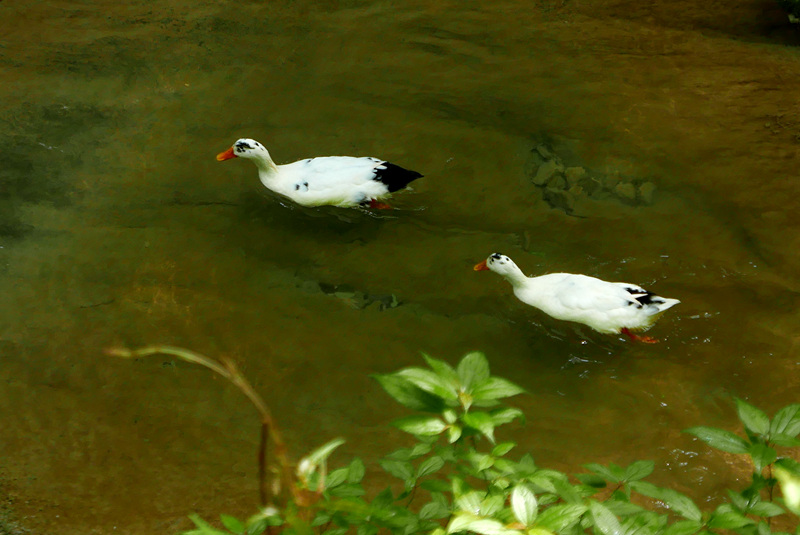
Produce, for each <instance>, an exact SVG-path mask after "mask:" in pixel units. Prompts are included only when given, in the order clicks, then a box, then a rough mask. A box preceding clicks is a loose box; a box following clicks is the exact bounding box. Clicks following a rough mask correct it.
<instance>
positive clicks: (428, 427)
mask: <svg viewBox="0 0 800 535" xmlns="http://www.w3.org/2000/svg"><path fill="white" fill-rule="evenodd" d="M425 360H426V361H427V364H428V366H429V367H430V368H429V369H424V368H405V369H402V370H400V371H398V372H396V373H392V374H387V375H378V376H376V379H377V380H378V382H379V383H380V384H381V386H382V387H383V388H384V389H385V390H386V392H388V393H389V395H390V396H392V397H393V398H394V399H395V400H396V401H398V402H399V403H401V404H402V405H404V406H405V407H407V408H409V409H412V410H414V411H417V414H414V415H412V416H408V417H406V418H402V419H400V420H398V421H395V422H394V423H393V425H394V426H395V427H397V428H399V429H400V430H402V431H404V432H406V433H409V434H410V435H412V436H413V437H414V439H415V444H414V445H413V446H412V447H409V448H401V449H399V450H397V451H394V452H392V453H390V454H388V455H387V456H386V457H384V458H383V460H381V461H380V466H381V468H382V469H383V470H384V471H385V472H386V473H388V474H389V475H390V476H392V477H393V478H396V479H397V480H398V481H397V484H396V485H391V486H389V487H387V488H385V489H384V490H383V491H382V492H379V493H377V494H376V495H375V496H367V493H366V492H365V490H364V482H363V480H364V475H365V472H366V468H365V466H364V463H363V462H362V461H361V460H360V459H358V458H355V459H353V460H352V461H351V462H350V463H349V464H348V465H347V466H345V467H341V468H338V469H336V470H332V471H330V472H328V470H327V463H326V459H327V458H328V457H329V456H330V454H331V453H332V452H333V451H334V449H335V448H336V447H338V446H339V445H340V444H341V443H342V442H343V441H342V440H341V439H337V440H335V441H332V442H330V443H328V444H326V445H325V446H323V447H321V448H319V449H317V450H316V451H315V452H313V453H312V454H310V455H309V456H307V457H305V458H304V459H302V460H301V461H300V463H299V464H298V466H297V469H296V474H295V476H296V480H295V481H294V482H293V484H292V485H293V488H292V489H288V490H287V489H284V492H282V493H280V494H279V495H278V496H276V497H275V503H272V504H270V505H268V506H266V507H264V508H263V509H262V511H261V512H259V513H258V514H256V515H254V516H253V517H251V518H250V519H248V520H247V521H241V520H239V519H236V518H234V517H231V516H226V515H223V516H222V517H221V521H222V524H223V526H224V527H225V529H224V530H223V529H217V528H215V527H212V526H211V525H210V524H208V523H207V522H205V521H204V520H202V519H201V518H199V517H198V516H196V515H195V516H192V517H191V519H192V521H193V522H194V523H195V525H196V528H195V529H193V530H191V531H187V532H185V533H184V534H183V535H230V534H237V535H241V534H247V535H258V534H261V533H278V532H280V533H283V534H291V535H295V534H296V535H312V534H313V535H344V534H345V533H352V534H354V535H374V534H377V533H378V532H381V533H391V534H393V535H394V534H396V535H412V534H416V533H430V534H431V535H450V534H468V533H474V534H479V535H554V534H558V535H579V534H584V533H591V534H594V535H694V534H697V535H711V534H719V533H729V532H734V533H738V534H740V535H772V534H775V535H783V534H787V535H788V532H786V531H779V530H778V528H776V527H775V526H776V525H780V526H781V528H782V529H789V530H792V531H794V532H795V534H796V535H800V529H798V527H797V517H796V516H795V515H798V514H800V464H798V463H797V462H796V461H794V460H792V459H791V458H789V457H785V456H784V457H781V456H779V454H778V449H777V448H787V447H789V448H791V447H797V446H800V441H798V439H797V435H798V434H800V404H792V405H789V406H787V407H784V408H783V409H781V410H779V411H778V412H777V413H776V414H775V415H774V417H773V418H772V419H770V418H769V417H768V416H767V415H766V414H764V413H763V412H762V411H761V410H759V409H757V408H756V407H754V406H752V405H750V404H749V403H747V402H745V401H743V400H737V401H736V404H737V411H738V415H739V419H740V420H741V422H742V424H743V425H744V431H745V436H744V437H741V436H739V435H736V434H734V433H732V432H730V431H726V430H722V429H716V428H712V427H693V428H691V429H688V430H687V432H688V433H691V434H693V435H695V436H696V437H698V438H699V439H700V440H702V441H704V442H705V443H707V444H708V445H710V446H711V447H713V448H716V449H719V450H722V451H724V452H728V453H734V454H740V455H745V456H747V457H749V459H750V461H751V462H752V465H753V474H752V478H751V481H750V483H749V485H748V486H747V488H745V489H744V490H728V498H729V499H728V501H727V502H726V503H724V504H722V505H719V506H718V507H716V508H714V509H713V510H707V511H704V510H703V509H701V507H699V506H698V505H697V504H696V503H695V502H694V501H692V500H691V499H690V498H689V497H688V496H686V495H684V494H681V493H680V492H677V491H675V490H671V489H668V488H664V487H659V486H656V485H654V484H652V483H649V482H647V481H645V479H646V478H647V477H648V476H649V475H650V473H651V472H652V471H653V466H654V465H653V463H652V462H651V461H636V462H634V463H632V464H630V465H628V466H625V467H621V466H617V465H615V464H613V463H612V464H608V465H601V464H596V463H591V464H587V465H585V466H584V467H585V468H586V469H587V470H588V473H581V474H574V475H572V476H570V475H567V474H565V473H563V472H560V471H557V470H552V469H547V468H543V467H539V466H537V465H536V463H535V462H534V459H533V457H531V456H530V455H529V454H523V455H521V456H513V455H512V454H511V453H512V451H513V449H514V447H515V444H514V443H512V442H498V441H497V439H496V437H495V431H496V430H497V428H498V427H499V426H502V425H503V424H507V423H509V422H511V421H513V420H514V419H517V418H522V417H523V415H522V413H521V412H520V411H519V410H518V409H515V408H510V407H507V406H503V405H502V404H501V402H500V400H501V399H503V398H506V397H509V396H514V395H516V394H520V393H522V392H523V390H522V389H521V388H519V387H518V386H516V385H514V384H513V383H511V382H509V381H507V380H505V379H502V378H499V377H492V376H491V375H490V373H489V365H488V363H487V361H486V358H485V357H484V356H483V355H482V354H481V353H470V354H468V355H466V356H465V357H464V359H463V360H462V361H461V362H460V363H459V364H458V366H457V367H456V368H453V367H452V366H450V365H449V364H447V363H446V362H443V361H441V360H437V359H434V358H431V357H428V356H425ZM778 487H780V489H781V490H782V496H780V497H779V496H777V494H778ZM776 517H780V520H779V521H776Z"/></svg>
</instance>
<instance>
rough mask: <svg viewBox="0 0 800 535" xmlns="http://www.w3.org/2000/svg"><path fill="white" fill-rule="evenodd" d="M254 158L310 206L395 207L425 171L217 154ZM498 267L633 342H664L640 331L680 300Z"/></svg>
mask: <svg viewBox="0 0 800 535" xmlns="http://www.w3.org/2000/svg"><path fill="white" fill-rule="evenodd" d="M237 157H238V158H246V159H249V160H252V161H253V163H255V165H256V167H257V168H258V176H259V178H260V179H261V182H262V184H264V186H266V187H267V188H268V189H270V190H272V191H274V192H275V193H278V194H279V195H282V196H284V197H287V198H289V199H291V200H292V201H294V202H296V203H297V204H300V205H302V206H323V205H331V206H339V207H343V208H357V207H362V208H366V207H369V208H377V209H386V208H390V206H389V205H388V204H386V203H385V202H384V201H385V200H387V199H388V198H389V197H390V196H391V194H392V193H394V192H396V191H399V190H401V189H403V188H405V187H406V186H407V185H408V184H409V183H410V182H412V181H413V180H416V179H418V178H420V177H421V176H422V175H421V174H420V173H417V172H416V171H410V170H408V169H404V168H402V167H400V166H398V165H394V164H392V163H389V162H387V161H385V160H381V159H378V158H369V157H366V158H356V157H352V156H326V157H321V158H308V159H305V160H299V161H297V162H293V163H289V164H285V165H276V164H275V162H274V161H273V160H272V157H271V156H270V154H269V151H267V149H266V148H265V147H264V145H262V144H261V143H259V142H258V141H255V140H252V139H239V140H237V141H236V143H234V144H233V145H232V146H231V148H229V149H228V150H226V151H225V152H222V153H220V154H218V155H217V160H219V161H224V160H229V159H231V158H237ZM474 269H475V271H484V270H489V271H494V272H495V273H498V274H499V275H502V276H503V277H505V279H506V280H507V281H508V282H510V283H511V286H512V287H513V289H514V295H516V296H517V298H518V299H519V300H520V301H522V302H523V303H526V304H528V305H531V306H533V307H536V308H538V309H540V310H542V311H543V312H545V313H546V314H548V315H550V316H552V317H554V318H556V319H560V320H566V321H574V322H577V323H582V324H584V325H588V326H589V327H591V328H592V329H594V330H596V331H598V332H601V333H609V334H624V335H626V336H628V337H629V338H630V339H631V340H637V341H641V342H647V343H653V342H657V340H655V339H653V338H650V337H649V336H641V335H637V334H635V333H634V331H644V330H647V329H649V328H650V327H651V326H652V325H653V323H655V321H656V320H657V319H658V317H659V316H660V315H661V314H662V313H663V312H664V311H665V310H667V309H668V308H670V307H672V306H675V305H677V304H678V303H680V301H678V300H677V299H668V298H665V297H659V296H657V295H655V294H653V293H652V292H649V291H647V290H645V289H643V288H641V287H639V286H637V285H635V284H628V283H625V282H606V281H603V280H600V279H596V278H594V277H588V276H586V275H575V274H572V273H550V274H548V275H542V276H539V277H526V276H525V274H524V273H523V272H522V270H521V269H520V268H519V267H517V265H516V264H515V263H514V262H513V261H512V260H511V259H510V258H509V257H507V256H505V255H502V254H499V253H494V254H492V255H490V256H489V257H488V258H487V259H486V260H484V261H483V262H481V263H479V264H478V265H476V266H475V268H474Z"/></svg>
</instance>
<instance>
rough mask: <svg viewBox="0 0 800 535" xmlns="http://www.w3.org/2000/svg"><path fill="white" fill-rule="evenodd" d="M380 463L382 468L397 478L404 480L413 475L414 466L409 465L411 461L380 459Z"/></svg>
mask: <svg viewBox="0 0 800 535" xmlns="http://www.w3.org/2000/svg"><path fill="white" fill-rule="evenodd" d="M380 465H381V467H382V468H383V469H384V470H386V471H387V472H388V473H389V474H391V475H393V476H394V477H396V478H397V479H402V480H403V481H405V480H407V479H410V478H412V477H414V467H413V466H411V463H409V462H406V461H391V460H382V461H380Z"/></svg>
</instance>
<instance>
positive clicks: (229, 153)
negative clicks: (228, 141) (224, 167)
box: [217, 147, 236, 162]
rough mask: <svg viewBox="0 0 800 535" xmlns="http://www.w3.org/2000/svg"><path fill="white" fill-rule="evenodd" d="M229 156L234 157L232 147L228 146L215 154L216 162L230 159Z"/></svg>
mask: <svg viewBox="0 0 800 535" xmlns="http://www.w3.org/2000/svg"><path fill="white" fill-rule="evenodd" d="M231 158H236V155H235V154H234V153H233V147H231V148H229V149H228V150H226V151H225V152H220V153H219V154H217V161H218V162H224V161H225V160H230V159H231Z"/></svg>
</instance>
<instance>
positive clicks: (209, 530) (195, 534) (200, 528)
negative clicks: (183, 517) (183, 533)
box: [188, 514, 230, 535]
mask: <svg viewBox="0 0 800 535" xmlns="http://www.w3.org/2000/svg"><path fill="white" fill-rule="evenodd" d="M189 519H190V520H191V521H192V522H194V525H195V526H197V529H196V530H192V531H190V532H188V533H189V534H191V535H230V534H229V533H227V532H225V531H220V530H218V529H216V528H213V527H211V526H210V525H209V524H208V522H206V521H205V520H203V519H202V518H201V517H200V515H197V514H191V515H189Z"/></svg>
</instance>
